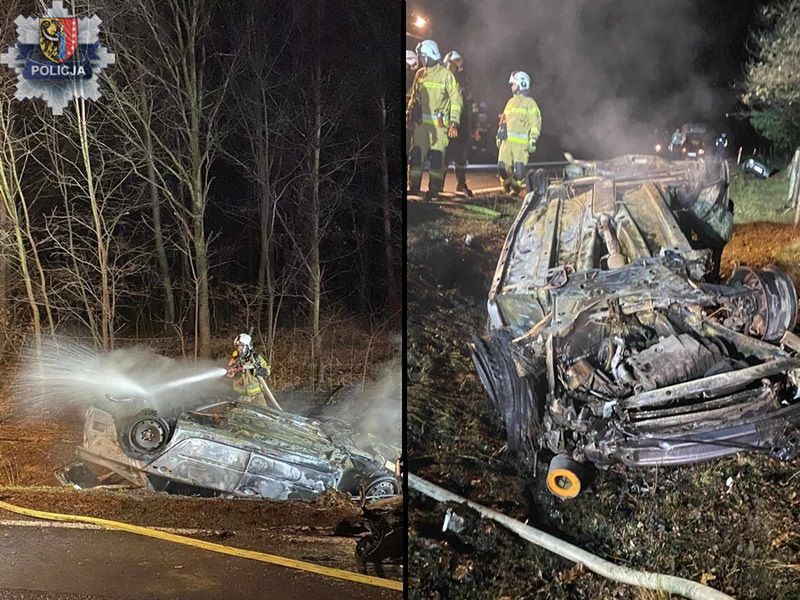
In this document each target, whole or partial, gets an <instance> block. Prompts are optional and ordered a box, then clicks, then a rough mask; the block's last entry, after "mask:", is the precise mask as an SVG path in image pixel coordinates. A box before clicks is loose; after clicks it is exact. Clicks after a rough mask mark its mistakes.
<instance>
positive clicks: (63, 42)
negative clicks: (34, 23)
mask: <svg viewBox="0 0 800 600" xmlns="http://www.w3.org/2000/svg"><path fill="white" fill-rule="evenodd" d="M39 48H41V50H42V54H44V55H45V56H46V57H47V58H49V59H50V60H52V61H53V62H58V63H63V62H64V61H66V60H69V59H70V58H72V55H73V54H75V50H76V49H77V48H78V19H77V17H71V18H69V19H39Z"/></svg>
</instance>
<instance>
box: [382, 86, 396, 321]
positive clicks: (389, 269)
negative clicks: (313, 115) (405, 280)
mask: <svg viewBox="0 0 800 600" xmlns="http://www.w3.org/2000/svg"><path fill="white" fill-rule="evenodd" d="M378 102H379V110H380V120H381V122H380V132H381V134H380V136H379V137H378V143H379V144H380V147H379V148H378V161H379V164H380V171H381V179H380V185H381V188H380V189H381V217H382V221H383V255H384V260H385V261H386V300H387V302H386V306H387V307H388V309H389V313H390V314H392V313H394V312H395V311H396V310H398V309H399V308H400V298H399V296H398V294H397V282H396V281H395V273H394V246H393V244H392V198H391V197H390V195H389V159H388V157H387V153H386V146H387V141H386V138H387V132H386V97H385V96H384V95H381V97H380V100H379V101H378Z"/></svg>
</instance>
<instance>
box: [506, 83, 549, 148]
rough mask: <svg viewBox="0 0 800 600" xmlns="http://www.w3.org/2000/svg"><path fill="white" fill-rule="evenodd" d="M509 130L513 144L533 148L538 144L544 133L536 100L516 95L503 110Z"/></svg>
mask: <svg viewBox="0 0 800 600" xmlns="http://www.w3.org/2000/svg"><path fill="white" fill-rule="evenodd" d="M503 114H504V115H505V116H506V127H507V128H508V138H507V139H508V141H509V142H510V143H512V144H522V145H525V146H531V145H534V144H536V140H538V139H539V134H540V133H541V131H542V113H540V112H539V105H537V104H536V100H534V99H533V98H531V97H529V96H524V95H522V94H514V95H513V96H512V97H511V99H510V100H509V101H508V103H507V104H506V107H505V108H504V109H503Z"/></svg>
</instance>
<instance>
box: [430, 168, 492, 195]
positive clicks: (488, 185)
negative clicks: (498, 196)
mask: <svg viewBox="0 0 800 600" xmlns="http://www.w3.org/2000/svg"><path fill="white" fill-rule="evenodd" d="M467 187H468V188H469V189H471V190H472V191H473V192H475V193H481V191H482V190H483V191H486V190H491V191H495V192H497V191H500V182H499V181H498V179H497V171H467ZM421 189H422V191H423V193H424V191H425V190H427V189H428V173H427V171H426V172H425V173H424V174H423V176H422V186H421ZM444 191H445V192H451V193H455V191H456V174H455V172H453V170H452V169H449V170H448V171H447V177H445V180H444Z"/></svg>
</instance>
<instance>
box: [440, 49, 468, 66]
mask: <svg viewBox="0 0 800 600" xmlns="http://www.w3.org/2000/svg"><path fill="white" fill-rule="evenodd" d="M459 62H460V63H461V64H462V65H463V64H464V57H463V56H461V55H460V54H459V53H458V51H457V50H451V51H450V52H448V53H447V54H445V56H444V66H446V67H448V68H449V67H450V63H459Z"/></svg>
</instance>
